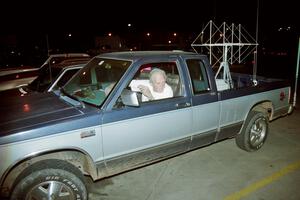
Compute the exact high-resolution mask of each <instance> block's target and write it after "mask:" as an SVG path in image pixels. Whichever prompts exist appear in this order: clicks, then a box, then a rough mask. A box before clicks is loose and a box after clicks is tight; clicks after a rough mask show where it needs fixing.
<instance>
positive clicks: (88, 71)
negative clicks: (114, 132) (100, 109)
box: [63, 57, 131, 106]
mask: <svg viewBox="0 0 300 200" xmlns="http://www.w3.org/2000/svg"><path fill="white" fill-rule="evenodd" d="M130 64H131V62H130V61H125V60H114V59H105V58H97V57H95V58H94V59H92V60H91V61H90V62H89V63H88V64H87V65H86V66H85V67H84V68H82V69H81V70H80V71H79V72H78V73H77V74H76V75H75V76H74V77H73V78H72V79H71V80H70V81H69V82H68V83H67V84H66V85H65V86H64V88H63V89H64V91H65V92H66V93H67V94H68V95H70V96H73V97H74V98H75V99H78V100H80V101H83V102H86V103H90V104H93V105H96V106H100V105H101V104H102V103H103V102H104V100H105V98H106V97H107V96H108V94H109V93H110V91H111V90H112V89H113V87H114V86H115V85H116V83H117V82H118V81H119V80H120V78H121V77H122V76H123V74H124V73H125V71H126V70H127V69H128V67H129V66H130Z"/></svg>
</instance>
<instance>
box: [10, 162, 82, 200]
mask: <svg viewBox="0 0 300 200" xmlns="http://www.w3.org/2000/svg"><path fill="white" fill-rule="evenodd" d="M53 161H54V162H55V163H57V162H56V160H53ZM47 163H49V161H48V162H47ZM40 164H42V165H40ZM45 166H47V165H46V164H45V163H38V164H37V165H34V166H32V167H30V168H29V169H27V170H25V172H23V173H21V175H20V176H19V178H18V179H17V182H16V184H15V187H14V189H13V192H12V195H11V200H87V190H86V187H85V185H84V181H83V175H82V174H81V173H80V171H79V170H77V169H76V168H75V167H73V166H72V165H71V164H69V163H66V162H63V163H59V165H56V166H53V163H51V165H50V166H47V167H46V168H45Z"/></svg>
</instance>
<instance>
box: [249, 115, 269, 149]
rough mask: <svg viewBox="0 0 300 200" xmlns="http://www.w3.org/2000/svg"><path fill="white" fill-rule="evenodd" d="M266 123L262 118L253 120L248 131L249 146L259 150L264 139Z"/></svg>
mask: <svg viewBox="0 0 300 200" xmlns="http://www.w3.org/2000/svg"><path fill="white" fill-rule="evenodd" d="M266 133H267V123H266V120H265V119H264V118H259V119H257V120H255V122H254V123H253V125H252V127H251V129H250V144H251V145H252V146H253V147H256V148H259V147H260V146H261V145H262V144H263V142H264V139H265V137H266Z"/></svg>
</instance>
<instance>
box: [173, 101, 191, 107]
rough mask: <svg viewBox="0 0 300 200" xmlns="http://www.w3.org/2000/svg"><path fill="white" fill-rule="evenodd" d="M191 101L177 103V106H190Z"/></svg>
mask: <svg viewBox="0 0 300 200" xmlns="http://www.w3.org/2000/svg"><path fill="white" fill-rule="evenodd" d="M190 106H191V103H189V102H185V103H176V108H186V107H190Z"/></svg>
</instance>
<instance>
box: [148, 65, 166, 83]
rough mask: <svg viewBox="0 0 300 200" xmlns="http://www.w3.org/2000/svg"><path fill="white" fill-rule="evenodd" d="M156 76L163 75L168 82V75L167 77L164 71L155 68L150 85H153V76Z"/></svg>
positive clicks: (151, 74) (151, 73)
mask: <svg viewBox="0 0 300 200" xmlns="http://www.w3.org/2000/svg"><path fill="white" fill-rule="evenodd" d="M154 74H161V75H163V77H164V79H165V80H167V75H166V72H165V71H164V70H162V69H159V68H154V69H152V71H151V72H150V83H153V75H154Z"/></svg>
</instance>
